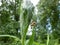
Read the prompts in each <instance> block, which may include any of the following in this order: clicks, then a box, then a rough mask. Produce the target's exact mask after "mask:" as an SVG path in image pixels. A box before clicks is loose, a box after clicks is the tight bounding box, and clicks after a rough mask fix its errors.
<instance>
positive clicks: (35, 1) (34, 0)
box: [31, 0, 39, 6]
mask: <svg viewBox="0 0 60 45" xmlns="http://www.w3.org/2000/svg"><path fill="white" fill-rule="evenodd" d="M31 2H32V3H33V5H34V6H36V5H37V3H38V2H39V0H31Z"/></svg>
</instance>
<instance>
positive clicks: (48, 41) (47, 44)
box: [47, 34, 49, 45]
mask: <svg viewBox="0 0 60 45" xmlns="http://www.w3.org/2000/svg"><path fill="white" fill-rule="evenodd" d="M47 45H49V34H47Z"/></svg>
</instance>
